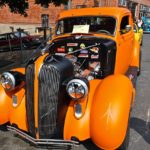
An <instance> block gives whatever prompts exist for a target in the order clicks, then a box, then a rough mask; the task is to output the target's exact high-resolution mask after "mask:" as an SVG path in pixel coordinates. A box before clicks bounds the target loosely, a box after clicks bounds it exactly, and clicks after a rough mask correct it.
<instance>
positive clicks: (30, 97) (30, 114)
mask: <svg viewBox="0 0 150 150" xmlns="http://www.w3.org/2000/svg"><path fill="white" fill-rule="evenodd" d="M26 111H27V122H28V128H29V132H30V134H31V135H32V136H33V137H35V122H34V64H30V65H28V67H27V68H26Z"/></svg>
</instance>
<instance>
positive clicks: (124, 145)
mask: <svg viewBox="0 0 150 150" xmlns="http://www.w3.org/2000/svg"><path fill="white" fill-rule="evenodd" d="M129 139H130V115H129V120H128V127H127V131H126V136H125V139H124V141H123V143H122V144H121V146H120V147H119V148H118V150H127V149H128V146H129Z"/></svg>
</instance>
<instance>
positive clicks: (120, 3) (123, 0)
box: [118, 0, 127, 6]
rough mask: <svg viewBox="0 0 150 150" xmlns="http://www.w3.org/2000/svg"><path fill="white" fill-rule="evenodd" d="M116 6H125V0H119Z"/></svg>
mask: <svg viewBox="0 0 150 150" xmlns="http://www.w3.org/2000/svg"><path fill="white" fill-rule="evenodd" d="M118 4H119V6H127V0H119V1H118Z"/></svg>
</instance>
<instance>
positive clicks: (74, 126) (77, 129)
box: [64, 80, 101, 141]
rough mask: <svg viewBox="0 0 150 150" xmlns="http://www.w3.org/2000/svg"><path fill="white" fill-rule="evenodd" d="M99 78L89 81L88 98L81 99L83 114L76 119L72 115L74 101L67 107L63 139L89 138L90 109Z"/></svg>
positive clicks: (81, 139) (99, 81)
mask: <svg viewBox="0 0 150 150" xmlns="http://www.w3.org/2000/svg"><path fill="white" fill-rule="evenodd" d="M100 83H101V80H91V81H90V87H91V88H90V92H89V94H88V98H86V99H84V100H82V101H81V103H80V104H81V105H82V110H84V112H83V116H82V117H81V118H80V119H77V118H76V117H75V115H74V104H75V103H74V101H72V102H71V103H70V105H69V107H68V111H67V114H66V118H65V124H64V139H66V140H70V139H71V137H72V136H74V137H76V138H78V139H79V140H80V141H83V140H86V139H88V138H90V111H91V105H92V100H93V96H94V92H95V90H96V88H97V86H98V85H99V84H100Z"/></svg>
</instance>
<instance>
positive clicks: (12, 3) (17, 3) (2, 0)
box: [0, 0, 28, 16]
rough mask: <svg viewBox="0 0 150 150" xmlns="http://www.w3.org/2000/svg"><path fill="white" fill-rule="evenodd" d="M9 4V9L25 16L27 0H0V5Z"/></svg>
mask: <svg viewBox="0 0 150 150" xmlns="http://www.w3.org/2000/svg"><path fill="white" fill-rule="evenodd" d="M7 5H8V6H9V8H10V11H11V12H13V13H19V14H21V15H24V16H26V15H27V13H26V10H27V9H28V0H0V7H1V8H2V7H3V6H7Z"/></svg>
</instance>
